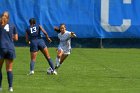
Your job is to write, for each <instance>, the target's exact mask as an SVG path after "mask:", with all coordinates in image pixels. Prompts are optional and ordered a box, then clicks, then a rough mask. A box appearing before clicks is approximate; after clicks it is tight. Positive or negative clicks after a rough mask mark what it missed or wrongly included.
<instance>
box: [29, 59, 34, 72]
mask: <svg viewBox="0 0 140 93" xmlns="http://www.w3.org/2000/svg"><path fill="white" fill-rule="evenodd" d="M34 65H35V62H34V61H31V62H30V71H33V70H34Z"/></svg>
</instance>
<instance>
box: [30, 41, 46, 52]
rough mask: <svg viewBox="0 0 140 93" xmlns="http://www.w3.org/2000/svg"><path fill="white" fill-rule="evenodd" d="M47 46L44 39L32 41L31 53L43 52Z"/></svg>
mask: <svg viewBox="0 0 140 93" xmlns="http://www.w3.org/2000/svg"><path fill="white" fill-rule="evenodd" d="M45 47H47V46H46V44H45V42H44V40H43V39H35V40H31V43H30V52H37V51H38V50H43V49H44V48H45Z"/></svg>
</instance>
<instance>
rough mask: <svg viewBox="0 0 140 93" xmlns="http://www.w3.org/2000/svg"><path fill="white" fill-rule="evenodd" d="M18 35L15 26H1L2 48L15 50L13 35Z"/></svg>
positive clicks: (0, 38)
mask: <svg viewBox="0 0 140 93" xmlns="http://www.w3.org/2000/svg"><path fill="white" fill-rule="evenodd" d="M15 34H17V30H16V28H15V26H14V25H11V24H6V25H5V27H2V26H1V25H0V48H2V49H3V48H4V49H10V50H15V49H14V43H13V35H15Z"/></svg>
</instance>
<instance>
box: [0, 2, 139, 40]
mask: <svg viewBox="0 0 140 93" xmlns="http://www.w3.org/2000/svg"><path fill="white" fill-rule="evenodd" d="M139 4H140V0H0V13H2V12H3V11H9V12H10V22H12V23H14V24H15V25H16V27H17V30H18V33H19V36H24V35H25V29H26V27H27V25H28V20H29V19H30V18H32V17H34V18H36V19H37V23H38V24H41V25H42V26H43V27H44V28H45V29H46V31H47V32H48V34H49V36H51V37H55V36H57V34H56V33H55V32H54V30H53V27H54V26H59V24H61V23H65V24H66V26H67V30H69V31H74V32H75V33H76V34H77V36H78V37H79V38H140V34H139V33H140V5H139Z"/></svg>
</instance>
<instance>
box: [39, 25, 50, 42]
mask: <svg viewBox="0 0 140 93" xmlns="http://www.w3.org/2000/svg"><path fill="white" fill-rule="evenodd" d="M39 27H40V29H41V31H42V32H43V33H44V34H45V36H46V39H47V40H48V41H49V42H50V43H51V42H52V40H51V39H50V38H49V36H48V33H47V32H46V31H45V29H44V28H43V27H42V26H41V25H39Z"/></svg>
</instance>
